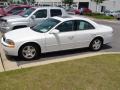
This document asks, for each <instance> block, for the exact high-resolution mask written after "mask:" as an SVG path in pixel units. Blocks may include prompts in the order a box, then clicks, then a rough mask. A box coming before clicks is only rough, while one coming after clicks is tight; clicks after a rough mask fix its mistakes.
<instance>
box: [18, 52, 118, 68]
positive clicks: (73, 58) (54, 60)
mask: <svg viewBox="0 0 120 90" xmlns="http://www.w3.org/2000/svg"><path fill="white" fill-rule="evenodd" d="M104 54H120V52H100V53H91V54H84V55H77V56H72V57H66V58H60V59H53V60H47V61H41V62H35V63H29V64H24V65H20V67H21V68H28V67H35V66H40V65H47V64H52V63H58V62H65V61H71V60H76V59H81V58H87V57H92V56H97V55H104Z"/></svg>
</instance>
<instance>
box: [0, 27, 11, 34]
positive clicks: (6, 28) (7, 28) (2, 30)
mask: <svg viewBox="0 0 120 90" xmlns="http://www.w3.org/2000/svg"><path fill="white" fill-rule="evenodd" d="M0 31H1V32H2V33H6V32H8V31H10V27H0Z"/></svg>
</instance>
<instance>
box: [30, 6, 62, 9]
mask: <svg viewBox="0 0 120 90" xmlns="http://www.w3.org/2000/svg"><path fill="white" fill-rule="evenodd" d="M32 8H35V9H62V8H60V7H52V6H45V7H40V6H39V7H32Z"/></svg>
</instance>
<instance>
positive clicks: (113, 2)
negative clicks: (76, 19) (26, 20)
mask: <svg viewBox="0 0 120 90" xmlns="http://www.w3.org/2000/svg"><path fill="white" fill-rule="evenodd" d="M35 2H36V3H38V4H40V5H53V6H58V5H63V3H62V0H35ZM73 6H74V7H76V9H80V8H81V7H85V8H89V9H91V10H92V11H93V12H96V3H95V2H93V1H91V0H74V4H73ZM105 10H110V11H116V10H120V0H106V1H104V2H103V3H101V4H100V5H98V10H97V12H104V11H105Z"/></svg>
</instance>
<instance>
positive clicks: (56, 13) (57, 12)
mask: <svg viewBox="0 0 120 90" xmlns="http://www.w3.org/2000/svg"><path fill="white" fill-rule="evenodd" d="M50 13H51V17H53V16H61V15H62V11H61V9H51V10H50Z"/></svg>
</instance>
